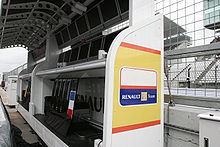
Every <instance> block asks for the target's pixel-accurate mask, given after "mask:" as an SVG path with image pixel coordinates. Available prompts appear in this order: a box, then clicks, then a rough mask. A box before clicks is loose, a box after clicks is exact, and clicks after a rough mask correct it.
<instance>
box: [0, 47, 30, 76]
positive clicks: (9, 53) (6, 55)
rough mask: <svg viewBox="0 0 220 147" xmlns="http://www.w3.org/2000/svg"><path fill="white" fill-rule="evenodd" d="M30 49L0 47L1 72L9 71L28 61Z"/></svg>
mask: <svg viewBox="0 0 220 147" xmlns="http://www.w3.org/2000/svg"><path fill="white" fill-rule="evenodd" d="M27 54H28V51H27V50H26V49H25V48H22V47H14V48H7V49H0V73H2V72H9V71H11V70H13V69H15V68H17V67H19V66H20V65H22V64H24V63H27Z"/></svg>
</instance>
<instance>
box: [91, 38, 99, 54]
mask: <svg viewBox="0 0 220 147" xmlns="http://www.w3.org/2000/svg"><path fill="white" fill-rule="evenodd" d="M101 43H102V38H100V39H97V40H95V41H92V44H91V48H90V52H89V57H94V56H97V55H98V52H99V50H100V49H101Z"/></svg>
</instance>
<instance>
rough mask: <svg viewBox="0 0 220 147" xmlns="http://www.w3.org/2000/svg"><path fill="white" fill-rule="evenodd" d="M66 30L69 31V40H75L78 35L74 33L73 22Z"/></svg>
mask: <svg viewBox="0 0 220 147" xmlns="http://www.w3.org/2000/svg"><path fill="white" fill-rule="evenodd" d="M68 29H69V33H70V37H71V39H73V38H75V37H76V36H77V35H78V34H77V31H76V25H75V23H74V22H73V23H72V24H70V25H69V27H68Z"/></svg>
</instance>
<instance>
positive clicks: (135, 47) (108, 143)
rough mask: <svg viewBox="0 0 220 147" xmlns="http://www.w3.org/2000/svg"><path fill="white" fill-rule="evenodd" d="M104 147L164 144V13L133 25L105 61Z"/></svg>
mask: <svg viewBox="0 0 220 147" xmlns="http://www.w3.org/2000/svg"><path fill="white" fill-rule="evenodd" d="M105 81H106V83H105V111H104V127H103V129H104V130H103V131H104V132H103V133H104V134H103V142H102V143H101V144H102V146H103V147H134V146H138V147H146V146H150V147H162V146H163V100H164V98H163V16H162V15H156V16H153V17H150V18H148V19H145V20H144V21H141V22H140V23H137V24H135V25H132V26H131V27H129V28H128V29H126V30H124V31H123V32H121V33H120V34H119V35H118V36H117V37H116V38H115V40H114V41H113V43H112V45H111V47H110V50H109V53H108V56H107V63H106V75H105Z"/></svg>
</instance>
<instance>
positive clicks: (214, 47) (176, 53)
mask: <svg viewBox="0 0 220 147" xmlns="http://www.w3.org/2000/svg"><path fill="white" fill-rule="evenodd" d="M214 54H220V43H219V42H218V43H212V44H208V45H202V46H196V47H189V48H183V49H177V50H170V51H166V52H165V57H166V58H167V59H180V58H189V57H198V56H205V55H214Z"/></svg>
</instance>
